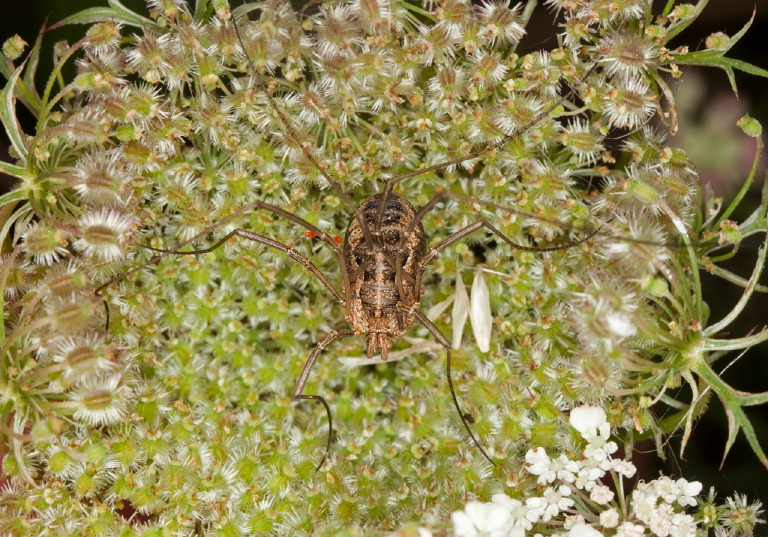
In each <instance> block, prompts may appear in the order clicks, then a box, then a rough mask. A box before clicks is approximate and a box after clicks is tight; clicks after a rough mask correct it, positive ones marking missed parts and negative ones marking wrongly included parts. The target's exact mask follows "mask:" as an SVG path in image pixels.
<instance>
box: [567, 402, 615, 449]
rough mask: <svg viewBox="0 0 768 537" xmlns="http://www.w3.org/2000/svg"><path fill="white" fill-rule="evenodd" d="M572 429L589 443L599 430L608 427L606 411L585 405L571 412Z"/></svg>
mask: <svg viewBox="0 0 768 537" xmlns="http://www.w3.org/2000/svg"><path fill="white" fill-rule="evenodd" d="M569 421H570V423H571V427H573V428H574V429H576V430H577V431H579V432H580V433H581V436H582V437H583V438H584V439H585V440H587V441H589V438H590V437H592V436H595V435H596V434H597V432H598V430H601V429H602V428H603V427H604V426H605V425H608V419H607V416H606V415H605V410H603V409H602V408H600V407H596V406H592V405H583V406H580V407H576V408H574V409H573V410H571V416H570V419H569ZM608 432H609V434H610V429H609V431H608Z"/></svg>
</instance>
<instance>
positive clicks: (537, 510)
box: [525, 497, 547, 524]
mask: <svg viewBox="0 0 768 537" xmlns="http://www.w3.org/2000/svg"><path fill="white" fill-rule="evenodd" d="M525 506H526V507H527V508H528V512H527V513H526V515H525V518H526V520H528V522H530V523H531V524H536V523H537V522H538V521H539V519H540V518H541V517H543V516H544V513H545V512H546V510H547V500H545V499H544V498H541V497H534V498H528V499H526V500H525Z"/></svg>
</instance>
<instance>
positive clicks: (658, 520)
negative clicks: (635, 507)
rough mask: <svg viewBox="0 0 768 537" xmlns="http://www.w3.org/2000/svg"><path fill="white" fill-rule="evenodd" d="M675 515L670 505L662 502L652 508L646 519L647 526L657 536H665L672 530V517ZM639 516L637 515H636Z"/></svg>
mask: <svg viewBox="0 0 768 537" xmlns="http://www.w3.org/2000/svg"><path fill="white" fill-rule="evenodd" d="M674 515H675V512H674V510H673V509H672V506H671V505H669V504H667V503H662V504H661V505H659V506H657V507H656V509H654V510H653V511H652V512H651V513H650V516H649V517H648V519H647V520H643V522H645V523H646V524H648V528H649V529H650V530H651V531H652V532H653V533H655V534H656V535H658V536H659V537H667V535H669V534H670V532H671V531H672V517H673V516H674ZM638 518H639V517H638Z"/></svg>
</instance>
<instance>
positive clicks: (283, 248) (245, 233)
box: [144, 228, 345, 304]
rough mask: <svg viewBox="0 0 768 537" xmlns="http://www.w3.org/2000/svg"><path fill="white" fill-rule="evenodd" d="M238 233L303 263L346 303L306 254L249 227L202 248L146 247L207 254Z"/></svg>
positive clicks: (173, 252) (191, 253) (339, 299)
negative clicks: (170, 248) (169, 248)
mask: <svg viewBox="0 0 768 537" xmlns="http://www.w3.org/2000/svg"><path fill="white" fill-rule="evenodd" d="M235 235H237V236H238V237H242V238H244V239H248V240H249V241H253V242H258V243H259V244H264V245H266V246H271V247H272V248H274V249H276V250H280V251H281V252H283V253H284V254H287V255H288V257H290V258H291V259H293V260H294V261H298V262H299V263H301V264H302V265H303V266H304V267H306V269H307V270H309V271H310V272H311V273H312V274H314V275H315V276H317V278H318V279H319V280H320V281H321V282H323V285H325V286H326V287H327V288H328V290H329V291H330V292H331V293H333V296H335V297H336V299H337V300H338V301H339V302H341V303H342V304H344V303H345V301H344V297H342V296H341V293H339V292H338V291H337V290H336V288H335V287H334V286H333V284H331V282H330V281H329V280H328V278H327V277H326V276H325V274H323V272H322V271H321V270H320V269H319V268H317V266H316V265H315V264H314V263H312V261H310V260H309V259H307V258H306V257H305V256H303V255H302V254H300V253H299V252H297V251H296V250H294V249H293V248H289V247H288V246H286V245H285V244H283V243H281V242H277V241H275V240H272V239H270V238H268V237H265V236H264V235H259V234H258V233H254V232H253V231H248V230H247V229H242V228H238V229H235V230H233V231H230V232H229V233H227V234H226V235H224V237H222V238H221V239H219V240H218V241H217V242H216V243H215V244H214V245H213V246H210V247H208V248H203V249H202V250H180V251H176V250H162V249H160V248H152V247H151V246H144V248H147V249H148V250H152V251H153V252H162V253H169V254H179V255H182V254H183V255H193V254H207V253H208V252H212V251H214V250H215V249H216V248H218V247H219V246H221V245H222V244H224V243H225V242H227V241H228V240H229V239H231V238H232V237H234V236H235Z"/></svg>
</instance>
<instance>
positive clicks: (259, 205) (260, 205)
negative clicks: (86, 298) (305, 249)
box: [94, 200, 349, 327]
mask: <svg viewBox="0 0 768 537" xmlns="http://www.w3.org/2000/svg"><path fill="white" fill-rule="evenodd" d="M252 209H264V210H266V211H270V212H271V213H274V214H276V215H278V216H281V217H283V218H285V219H287V220H290V221H291V222H294V223H296V224H298V225H300V226H301V227H303V228H305V229H308V230H309V231H310V232H312V233H314V234H315V236H317V237H319V238H320V240H322V241H323V242H324V243H326V244H327V245H329V246H330V247H331V249H332V250H333V253H334V255H335V256H336V259H337V260H338V261H339V266H340V267H341V277H342V280H343V282H344V283H343V288H344V289H349V275H348V274H347V265H346V263H345V262H344V256H343V255H342V253H341V249H340V248H339V245H338V244H337V243H336V241H335V240H334V239H333V238H332V237H331V236H330V235H328V233H326V232H325V231H323V230H321V229H319V228H317V227H316V226H313V225H312V224H310V223H309V222H307V221H306V220H304V219H302V218H299V217H298V216H296V215H295V214H291V213H289V212H288V211H284V210H283V209H281V208H280V207H276V206H274V205H271V204H269V203H265V202H263V201H259V200H254V201H252V202H250V203H247V204H245V205H243V206H242V207H240V208H239V209H238V210H237V211H235V212H234V213H232V214H230V215H229V216H227V217H225V218H222V219H221V220H219V221H218V222H216V223H215V224H214V225H212V226H210V227H208V228H206V229H204V230H203V231H201V232H200V233H198V234H197V235H194V236H193V237H191V238H189V239H187V240H185V241H182V242H181V243H179V244H178V245H177V246H176V247H175V248H172V249H170V250H160V252H162V253H159V254H158V255H156V256H154V257H152V259H150V260H149V261H147V262H145V263H142V264H140V265H137V266H135V267H133V268H132V269H130V270H128V271H126V272H123V273H122V274H119V275H117V276H115V277H114V278H111V279H110V280H108V281H107V282H105V283H103V284H101V285H100V286H99V287H97V288H96V289H95V290H94V294H95V295H97V296H99V297H102V299H103V298H104V297H103V296H102V294H101V292H102V291H103V290H104V289H106V288H107V287H109V286H110V285H112V284H113V283H118V282H120V281H122V280H124V279H125V278H127V277H128V276H130V275H131V274H134V273H136V272H138V271H140V270H141V269H143V268H146V267H148V266H150V265H154V264H155V263H157V262H158V261H160V260H161V259H162V258H163V257H165V256H166V255H170V254H174V253H177V252H179V251H181V249H182V248H184V247H186V246H189V245H190V244H192V243H194V242H196V241H198V240H200V239H201V238H203V237H205V236H206V235H208V234H209V233H210V232H211V231H212V230H214V229H216V228H219V227H221V226H223V225H224V224H226V223H227V222H229V221H231V220H233V219H234V218H236V217H238V216H240V215H241V214H243V213H245V212H247V211H250V210H252ZM224 240H226V239H224ZM265 240H270V239H267V238H266V237H265ZM264 244H267V243H264ZM276 244H279V243H276ZM270 246H271V244H270ZM281 246H282V245H281ZM150 249H152V248H150ZM305 266H307V265H305ZM307 268H309V267H307ZM310 270H312V269H310ZM313 272H314V271H313ZM321 279H322V278H321ZM323 283H325V285H326V287H328V284H327V283H326V282H325V281H324V282H323ZM328 288H329V289H331V292H332V293H333V294H334V296H336V298H338V299H339V300H341V298H340V295H339V293H338V292H337V291H335V290H334V289H332V288H331V287H328ZM104 308H105V309H106V326H107V327H109V305H108V304H107V302H106V299H105V300H104Z"/></svg>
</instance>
